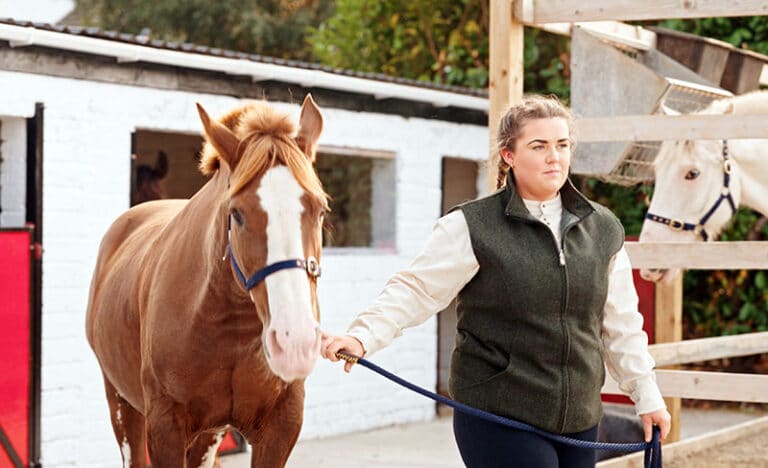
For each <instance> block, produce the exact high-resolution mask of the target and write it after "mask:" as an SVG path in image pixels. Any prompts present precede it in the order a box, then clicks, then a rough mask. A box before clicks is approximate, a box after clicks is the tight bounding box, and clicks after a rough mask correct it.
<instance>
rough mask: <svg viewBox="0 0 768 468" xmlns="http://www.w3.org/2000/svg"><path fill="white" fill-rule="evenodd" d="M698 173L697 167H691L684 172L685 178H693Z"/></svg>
mask: <svg viewBox="0 0 768 468" xmlns="http://www.w3.org/2000/svg"><path fill="white" fill-rule="evenodd" d="M699 174H700V172H699V170H698V169H691V170H690V171H688V172H687V173H686V174H685V180H693V179H695V178H696V177H698V176H699Z"/></svg>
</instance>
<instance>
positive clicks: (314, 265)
mask: <svg viewBox="0 0 768 468" xmlns="http://www.w3.org/2000/svg"><path fill="white" fill-rule="evenodd" d="M307 273H309V274H310V275H311V276H314V277H315V278H317V277H318V276H320V263H319V262H318V261H317V259H316V258H315V257H313V256H311V255H310V256H309V257H307Z"/></svg>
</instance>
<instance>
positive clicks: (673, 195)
mask: <svg viewBox="0 0 768 468" xmlns="http://www.w3.org/2000/svg"><path fill="white" fill-rule="evenodd" d="M654 170H655V173H656V182H655V186H654V194H653V199H652V200H651V204H650V206H649V207H648V213H652V214H653V215H656V216H661V217H665V218H669V219H672V220H675V221H679V222H681V223H689V224H693V225H696V224H698V223H699V221H700V220H701V219H702V218H703V217H704V216H705V215H706V214H707V212H708V211H709V210H710V209H711V208H712V207H713V206H714V205H715V204H716V203H717V200H718V198H720V194H721V193H722V191H723V156H722V143H721V142H720V141H717V140H706V141H698V142H692V141H669V142H664V143H663V144H662V146H661V149H660V150H659V154H658V156H657V158H656V163H655V166H654ZM730 191H731V194H732V196H733V200H734V202H735V203H736V206H738V204H739V198H740V197H739V194H740V192H741V190H740V186H739V181H738V177H735V166H734V165H733V164H732V172H731V178H730ZM731 215H732V212H731V209H730V206H729V204H728V203H721V204H720V206H719V207H718V208H717V209H716V210H715V211H714V212H713V214H712V215H711V217H710V218H709V219H708V220H707V221H706V223H705V226H704V228H705V229H706V232H707V234H708V235H709V239H710V240H712V238H714V237H715V236H716V235H717V234H718V233H719V232H720V231H721V230H722V228H723V226H724V225H725V223H727V222H728V220H729V219H730V218H731ZM701 240H702V238H701V236H700V235H699V233H698V232H696V231H685V230H682V229H674V228H672V227H670V226H668V225H666V224H662V223H659V222H655V221H651V220H649V219H646V220H645V221H644V222H643V228H642V231H641V232H640V242H693V241H701ZM678 272H679V270H677V269H675V270H642V271H641V272H640V274H641V276H642V277H643V278H644V279H646V280H650V281H661V280H668V281H671V280H672V279H674V277H675V276H677V274H678Z"/></svg>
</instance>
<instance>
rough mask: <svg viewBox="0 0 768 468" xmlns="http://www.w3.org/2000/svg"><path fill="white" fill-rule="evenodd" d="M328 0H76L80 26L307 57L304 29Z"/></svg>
mask: <svg viewBox="0 0 768 468" xmlns="http://www.w3.org/2000/svg"><path fill="white" fill-rule="evenodd" d="M332 9H333V0H237V1H236V0H216V1H209V0H162V1H158V0H77V12H78V13H79V16H80V17H81V18H82V19H83V21H84V23H85V24H86V25H93V26H98V27H100V28H103V29H107V30H113V31H119V32H124V33H133V34H138V33H140V32H141V31H142V29H144V28H149V29H150V30H151V38H152V39H161V40H166V41H174V42H191V43H194V44H200V45H207V46H211V47H219V48H222V49H230V50H236V51H242V52H248V53H256V54H261V55H268V56H273V57H283V58H291V59H297V60H308V59H309V58H310V50H309V47H308V45H307V44H306V35H307V28H308V27H309V26H310V25H317V24H319V23H320V22H321V21H322V20H323V19H325V18H326V17H327V16H328V15H329V14H330V13H331V11H332Z"/></svg>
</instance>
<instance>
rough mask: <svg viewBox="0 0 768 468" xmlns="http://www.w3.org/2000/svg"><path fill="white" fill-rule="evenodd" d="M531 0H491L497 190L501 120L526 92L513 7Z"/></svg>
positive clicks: (491, 115)
mask: <svg viewBox="0 0 768 468" xmlns="http://www.w3.org/2000/svg"><path fill="white" fill-rule="evenodd" d="M526 1H530V0H517V1H510V0H491V4H490V6H491V13H490V15H491V17H490V45H489V54H490V57H489V58H490V69H489V76H488V94H489V99H490V103H489V105H490V109H489V111H488V134H489V138H490V140H491V141H490V148H491V154H489V155H488V187H489V189H490V191H493V190H496V173H497V171H496V167H497V162H498V158H499V155H498V154H496V152H495V151H494V150H493V149H494V148H495V145H496V132H497V130H498V125H499V120H500V119H501V117H502V116H503V115H504V113H505V112H506V111H507V109H508V108H509V106H510V105H512V104H513V103H516V102H519V101H520V99H521V98H522V96H523V24H522V23H520V22H518V21H515V20H514V17H513V14H512V10H513V8H517V9H519V10H522V9H523V8H524V7H525V5H524V2H526Z"/></svg>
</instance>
